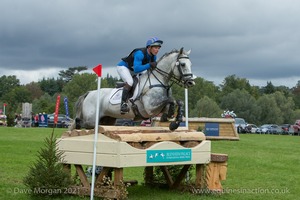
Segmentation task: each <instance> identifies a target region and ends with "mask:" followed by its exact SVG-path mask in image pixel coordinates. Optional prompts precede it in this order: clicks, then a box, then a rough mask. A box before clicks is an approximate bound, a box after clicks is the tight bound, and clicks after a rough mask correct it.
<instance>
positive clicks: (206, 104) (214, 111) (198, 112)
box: [190, 96, 222, 117]
mask: <svg viewBox="0 0 300 200" xmlns="http://www.w3.org/2000/svg"><path fill="white" fill-rule="evenodd" d="M221 113H222V110H221V109H220V107H219V106H218V104H217V103H216V102H215V101H214V100H212V99H210V98H209V97H207V96H204V97H203V98H201V99H200V100H199V101H197V103H196V106H195V108H194V109H193V110H192V111H191V113H190V116H191V117H220V115H221Z"/></svg>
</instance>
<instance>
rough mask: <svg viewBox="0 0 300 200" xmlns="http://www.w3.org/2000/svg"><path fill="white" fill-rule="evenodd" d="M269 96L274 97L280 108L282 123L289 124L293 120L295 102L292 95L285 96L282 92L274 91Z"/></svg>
mask: <svg viewBox="0 0 300 200" xmlns="http://www.w3.org/2000/svg"><path fill="white" fill-rule="evenodd" d="M270 97H272V98H274V99H275V101H276V104H277V107H278V108H279V109H280V111H281V112H280V113H281V115H282V118H283V123H286V124H290V123H293V122H294V119H293V112H294V108H295V103H294V101H293V99H292V97H285V95H284V93H283V92H279V91H277V92H275V93H273V94H270Z"/></svg>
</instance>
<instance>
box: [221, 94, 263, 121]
mask: <svg viewBox="0 0 300 200" xmlns="http://www.w3.org/2000/svg"><path fill="white" fill-rule="evenodd" d="M220 107H221V108H222V109H223V110H232V111H234V112H235V114H236V115H237V117H241V118H244V119H245V120H246V121H247V122H249V123H250V122H251V123H259V121H258V120H257V117H258V116H259V115H260V109H259V107H258V105H257V103H256V100H255V98H254V97H252V96H251V95H250V94H249V93H248V92H247V91H246V90H240V89H236V90H234V91H232V92H231V93H229V94H227V95H226V96H224V97H222V98H221V103H220Z"/></svg>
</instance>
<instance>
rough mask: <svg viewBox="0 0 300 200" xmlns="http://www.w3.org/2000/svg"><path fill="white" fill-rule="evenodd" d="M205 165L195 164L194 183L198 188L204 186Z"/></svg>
mask: <svg viewBox="0 0 300 200" xmlns="http://www.w3.org/2000/svg"><path fill="white" fill-rule="evenodd" d="M204 178H205V165H203V164H196V180H195V185H196V187H199V188H204V186H205V185H204V184H205V180H204Z"/></svg>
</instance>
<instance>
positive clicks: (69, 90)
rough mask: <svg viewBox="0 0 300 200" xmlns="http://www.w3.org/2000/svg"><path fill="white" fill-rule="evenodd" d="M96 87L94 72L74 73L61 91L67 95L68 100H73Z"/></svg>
mask: <svg viewBox="0 0 300 200" xmlns="http://www.w3.org/2000/svg"><path fill="white" fill-rule="evenodd" d="M95 89H97V75H96V74H89V73H84V74H75V75H74V77H73V79H72V80H71V81H70V82H69V83H67V84H66V86H65V87H64V89H63V93H64V94H65V95H66V96H67V97H68V99H69V101H70V102H71V103H72V102H75V101H76V100H77V99H78V97H80V96H81V95H83V94H84V93H86V92H88V91H90V90H95Z"/></svg>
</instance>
